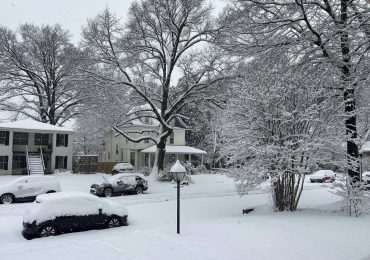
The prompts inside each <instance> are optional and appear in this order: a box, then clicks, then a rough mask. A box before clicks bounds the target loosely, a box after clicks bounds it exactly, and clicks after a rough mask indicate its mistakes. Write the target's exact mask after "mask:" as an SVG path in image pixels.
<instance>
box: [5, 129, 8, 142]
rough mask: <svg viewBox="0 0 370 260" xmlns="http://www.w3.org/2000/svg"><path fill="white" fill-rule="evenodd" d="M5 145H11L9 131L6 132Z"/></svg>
mask: <svg viewBox="0 0 370 260" xmlns="http://www.w3.org/2000/svg"><path fill="white" fill-rule="evenodd" d="M5 145H9V131H6V132H5Z"/></svg>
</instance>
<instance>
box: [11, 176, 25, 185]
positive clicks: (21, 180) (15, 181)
mask: <svg viewBox="0 0 370 260" xmlns="http://www.w3.org/2000/svg"><path fill="white" fill-rule="evenodd" d="M27 179H28V177H20V178H17V179H15V180H12V181H10V182H9V183H8V184H9V185H14V184H17V183H21V182H26V181H27Z"/></svg>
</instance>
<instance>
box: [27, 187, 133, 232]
mask: <svg viewBox="0 0 370 260" xmlns="http://www.w3.org/2000/svg"><path fill="white" fill-rule="evenodd" d="M127 218H128V211H127V208H126V207H125V206H123V205H121V204H118V203H115V202H112V201H109V200H104V199H101V198H98V197H96V196H93V195H91V194H88V193H83V192H58V193H53V194H44V195H40V196H38V197H37V198H36V201H35V202H34V203H33V204H32V206H31V207H30V208H29V209H28V210H26V212H25V214H24V216H23V231H22V235H23V236H24V237H25V238H26V239H32V238H37V237H48V236H54V235H58V234H63V233H69V232H74V231H85V230H91V229H102V228H112V227H119V226H125V225H128V221H127Z"/></svg>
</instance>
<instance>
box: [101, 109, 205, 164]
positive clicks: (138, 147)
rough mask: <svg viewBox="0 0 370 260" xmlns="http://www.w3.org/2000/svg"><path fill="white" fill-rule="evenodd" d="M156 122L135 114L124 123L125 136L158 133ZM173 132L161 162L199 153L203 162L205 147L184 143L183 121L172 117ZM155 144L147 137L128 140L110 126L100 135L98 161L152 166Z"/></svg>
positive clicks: (169, 162)
mask: <svg viewBox="0 0 370 260" xmlns="http://www.w3.org/2000/svg"><path fill="white" fill-rule="evenodd" d="M158 127H159V124H158V122H157V121H156V120H155V119H153V118H151V117H145V116H142V117H139V118H135V119H134V120H132V121H131V122H130V125H129V126H126V131H127V132H129V133H130V134H129V137H130V138H132V139H137V138H140V137H141V136H151V137H153V138H156V137H157V136H158V134H157V130H158ZM173 127H174V130H173V134H172V135H171V136H170V137H169V138H168V140H167V144H166V155H165V161H164V166H165V167H166V165H168V164H172V163H174V162H175V161H176V160H177V159H178V160H180V161H183V162H184V161H191V159H192V155H197V156H198V157H201V159H200V161H201V163H203V160H202V158H203V155H204V154H206V152H205V151H202V150H200V149H197V148H194V147H190V146H186V141H185V131H187V129H186V125H185V123H184V122H183V121H182V120H181V119H180V118H176V119H175V120H174V122H173ZM155 152H156V145H155V143H154V142H153V141H151V140H144V141H141V142H140V143H135V142H131V141H129V140H128V139H127V138H125V137H124V136H122V135H117V134H116V132H115V131H114V130H110V131H109V132H107V133H106V134H105V136H104V143H103V149H102V153H101V154H100V161H101V162H129V163H131V164H132V166H133V167H134V168H135V169H136V170H139V169H141V168H143V167H152V166H153V164H154V157H155Z"/></svg>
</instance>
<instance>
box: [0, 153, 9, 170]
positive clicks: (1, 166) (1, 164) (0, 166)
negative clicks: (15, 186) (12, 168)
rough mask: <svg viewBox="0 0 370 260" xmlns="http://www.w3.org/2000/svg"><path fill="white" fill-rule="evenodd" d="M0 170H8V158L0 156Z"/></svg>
mask: <svg viewBox="0 0 370 260" xmlns="http://www.w3.org/2000/svg"><path fill="white" fill-rule="evenodd" d="M0 170H8V156H0Z"/></svg>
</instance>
